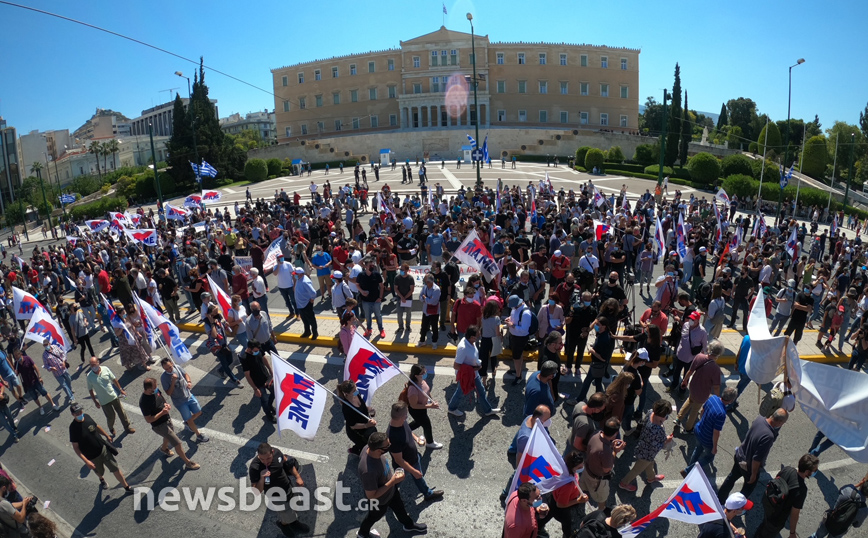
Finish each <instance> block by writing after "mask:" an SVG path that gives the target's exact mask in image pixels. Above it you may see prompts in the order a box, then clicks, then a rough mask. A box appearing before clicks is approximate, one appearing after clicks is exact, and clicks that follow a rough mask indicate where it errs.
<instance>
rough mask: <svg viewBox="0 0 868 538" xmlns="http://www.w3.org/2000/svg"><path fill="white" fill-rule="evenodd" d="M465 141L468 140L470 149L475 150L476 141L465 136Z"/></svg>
mask: <svg viewBox="0 0 868 538" xmlns="http://www.w3.org/2000/svg"><path fill="white" fill-rule="evenodd" d="M465 134H466V133H465ZM467 140H470V147H471V148H476V140H474V139H473V137H472V136H470V135H467Z"/></svg>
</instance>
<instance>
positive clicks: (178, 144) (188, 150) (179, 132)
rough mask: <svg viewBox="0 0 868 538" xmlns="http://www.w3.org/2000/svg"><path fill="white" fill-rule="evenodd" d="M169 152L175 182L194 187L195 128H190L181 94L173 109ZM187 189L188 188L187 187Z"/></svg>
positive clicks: (167, 147) (168, 159)
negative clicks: (191, 164)
mask: <svg viewBox="0 0 868 538" xmlns="http://www.w3.org/2000/svg"><path fill="white" fill-rule="evenodd" d="M166 149H167V150H168V152H169V156H168V158H167V161H168V164H169V166H170V167H171V174H172V177H173V178H174V180H175V184H176V185H179V186H183V187H191V188H192V187H193V186H194V184H195V179H196V176H195V174H194V173H193V169H192V167H191V166H190V162H192V161H194V160H195V158H194V157H193V130H192V129H191V128H190V117H188V114H187V108H186V107H185V106H184V101H182V100H181V96H180V95H176V96H175V103H174V108H173V109H172V137H171V138H170V139H169V142H168V143H167V144H166ZM185 190H186V189H185Z"/></svg>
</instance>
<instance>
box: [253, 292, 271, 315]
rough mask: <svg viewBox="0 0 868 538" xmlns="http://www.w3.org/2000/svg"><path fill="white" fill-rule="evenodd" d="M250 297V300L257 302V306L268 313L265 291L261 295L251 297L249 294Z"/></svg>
mask: <svg viewBox="0 0 868 538" xmlns="http://www.w3.org/2000/svg"><path fill="white" fill-rule="evenodd" d="M250 299H251V300H252V301H256V302H257V303H259V307H260V308H261V309H262V311H263V312H265V313H266V314H268V294H267V293H266V294H265V295H263V296H262V297H253V296H252V295H251V296H250Z"/></svg>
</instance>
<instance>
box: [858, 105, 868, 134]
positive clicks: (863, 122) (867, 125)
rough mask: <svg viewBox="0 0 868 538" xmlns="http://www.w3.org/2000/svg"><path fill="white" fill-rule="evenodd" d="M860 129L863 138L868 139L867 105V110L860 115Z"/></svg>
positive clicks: (866, 108)
mask: <svg viewBox="0 0 868 538" xmlns="http://www.w3.org/2000/svg"><path fill="white" fill-rule="evenodd" d="M859 128H860V129H861V130H862V136H864V137H866V138H868V105H865V110H863V111H862V112H860V113H859Z"/></svg>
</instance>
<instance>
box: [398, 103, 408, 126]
mask: <svg viewBox="0 0 868 538" xmlns="http://www.w3.org/2000/svg"><path fill="white" fill-rule="evenodd" d="M398 121H399V122H400V123H399V125H400V127H401V129H406V128H407V107H404V106H402V107H401V111H400V112H399V113H398Z"/></svg>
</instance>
